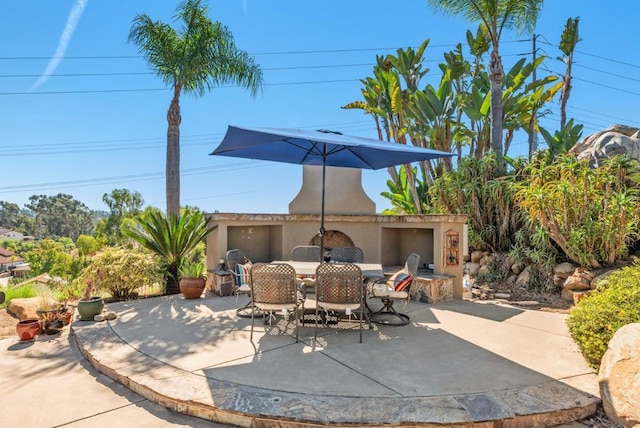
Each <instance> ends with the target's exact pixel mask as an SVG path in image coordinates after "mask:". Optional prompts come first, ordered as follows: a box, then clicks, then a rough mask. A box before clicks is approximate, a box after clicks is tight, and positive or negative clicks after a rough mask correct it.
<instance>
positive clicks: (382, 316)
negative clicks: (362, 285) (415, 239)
mask: <svg viewBox="0 0 640 428" xmlns="http://www.w3.org/2000/svg"><path fill="white" fill-rule="evenodd" d="M419 265H420V256H419V255H418V254H416V253H411V254H409V257H408V258H407V261H406V262H405V264H404V268H403V269H402V270H399V271H398V272H396V273H394V274H393V275H392V276H391V277H390V278H388V279H387V278H383V279H380V280H378V281H375V282H373V283H371V284H369V287H368V289H369V290H368V292H369V295H370V297H373V298H376V299H381V300H382V308H380V310H378V311H376V312H372V313H370V314H369V319H370V320H371V321H372V322H375V323H377V324H384V325H395V326H400V325H407V324H409V316H408V315H406V314H402V313H399V312H397V311H396V310H395V309H394V307H393V302H394V301H396V300H403V301H404V303H405V305H406V304H407V302H408V301H409V297H410V296H411V294H410V292H409V291H410V289H411V284H412V283H413V280H414V278H415V276H416V273H417V272H418V266H419Z"/></svg>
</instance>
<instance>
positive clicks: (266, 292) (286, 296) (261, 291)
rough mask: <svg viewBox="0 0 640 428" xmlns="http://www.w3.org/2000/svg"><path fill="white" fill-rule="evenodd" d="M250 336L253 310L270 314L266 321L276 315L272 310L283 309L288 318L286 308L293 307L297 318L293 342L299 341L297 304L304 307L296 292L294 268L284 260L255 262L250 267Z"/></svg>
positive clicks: (253, 320) (253, 315) (280, 310)
mask: <svg viewBox="0 0 640 428" xmlns="http://www.w3.org/2000/svg"><path fill="white" fill-rule="evenodd" d="M251 302H252V306H251V336H250V339H251V340H252V341H253V326H254V323H255V313H256V311H257V310H260V311H261V314H262V316H263V317H267V316H268V317H269V319H268V323H269V325H271V320H272V319H274V318H275V315H274V312H281V313H283V315H284V317H285V319H286V320H287V322H288V317H289V311H293V315H294V318H295V321H296V342H298V325H299V314H298V308H299V307H302V310H303V311H304V297H303V296H301V295H300V294H299V292H298V286H297V283H296V271H295V270H294V269H293V267H291V265H288V264H285V263H279V264H267V263H256V264H254V265H253V266H252V268H251Z"/></svg>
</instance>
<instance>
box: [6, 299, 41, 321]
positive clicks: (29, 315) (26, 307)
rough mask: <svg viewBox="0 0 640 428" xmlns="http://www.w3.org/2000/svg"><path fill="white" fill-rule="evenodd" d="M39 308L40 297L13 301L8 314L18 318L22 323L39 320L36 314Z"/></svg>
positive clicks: (8, 308)
mask: <svg viewBox="0 0 640 428" xmlns="http://www.w3.org/2000/svg"><path fill="white" fill-rule="evenodd" d="M39 307H40V298H39V297H29V298H26V297H25V298H19V299H11V301H10V302H9V304H8V305H7V312H9V313H10V314H11V315H13V316H14V317H16V318H18V319H19V320H20V321H24V320H37V319H39V318H40V317H39V316H38V314H37V312H36V311H37V310H38V308H39Z"/></svg>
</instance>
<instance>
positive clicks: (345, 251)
mask: <svg viewBox="0 0 640 428" xmlns="http://www.w3.org/2000/svg"><path fill="white" fill-rule="evenodd" d="M331 261H332V262H339V263H364V253H363V252H362V249H361V248H360V247H334V248H332V249H331Z"/></svg>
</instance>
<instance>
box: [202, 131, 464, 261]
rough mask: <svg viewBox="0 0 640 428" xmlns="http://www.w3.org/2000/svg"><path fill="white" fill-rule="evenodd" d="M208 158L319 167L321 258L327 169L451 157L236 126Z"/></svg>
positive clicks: (346, 138)
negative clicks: (241, 159)
mask: <svg viewBox="0 0 640 428" xmlns="http://www.w3.org/2000/svg"><path fill="white" fill-rule="evenodd" d="M211 154H212V155H218V156H231V157H237V158H245V159H260V160H267V161H274V162H285V163H292V164H298V165H318V166H322V202H321V210H320V229H319V231H318V234H319V236H320V248H321V252H320V254H321V255H322V254H324V232H325V228H324V195H325V175H326V167H327V166H340V167H347V168H361V169H381V168H387V167H390V166H395V165H401V164H408V163H412V162H418V161H424V160H430V159H436V158H441V157H445V156H453V154H452V153H449V152H443V151H438V150H431V149H424V148H422V147H414V146H408V145H403V144H397V143H390V142H387V141H380V140H374V139H371V138H364V137H356V136H350V135H343V134H341V133H340V132H334V131H327V130H318V131H306V130H301V129H280V128H239V127H235V126H229V127H228V129H227V132H226V134H225V136H224V138H223V139H222V142H221V143H220V145H219V146H218V147H217V148H216V149H215V150H214V151H213V152H212V153H211ZM321 257H322V256H321ZM320 261H322V260H320Z"/></svg>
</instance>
